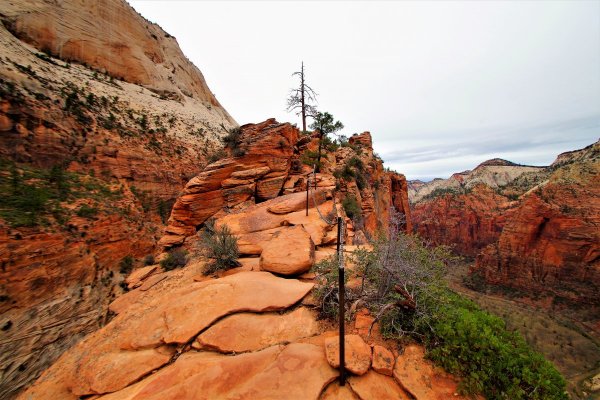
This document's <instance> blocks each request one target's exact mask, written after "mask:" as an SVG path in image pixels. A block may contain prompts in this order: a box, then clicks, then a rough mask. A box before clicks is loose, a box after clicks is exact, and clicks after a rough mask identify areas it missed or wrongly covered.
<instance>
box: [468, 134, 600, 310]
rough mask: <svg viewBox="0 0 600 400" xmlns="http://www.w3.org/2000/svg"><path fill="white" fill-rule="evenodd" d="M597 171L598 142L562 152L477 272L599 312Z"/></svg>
mask: <svg viewBox="0 0 600 400" xmlns="http://www.w3.org/2000/svg"><path fill="white" fill-rule="evenodd" d="M599 173H600V142H597V143H596V144H594V145H592V146H589V147H588V148H586V149H583V150H580V151H577V152H570V153H565V154H563V155H560V156H559V157H558V158H557V161H556V162H555V163H553V164H552V165H551V166H550V167H549V174H550V175H549V178H548V180H547V181H546V182H544V183H543V184H542V185H539V186H537V187H535V188H534V189H532V190H531V191H530V192H528V193H527V194H525V195H524V196H523V197H522V199H521V201H520V202H519V204H518V206H516V207H515V208H514V209H513V210H511V212H510V214H509V215H508V216H507V219H506V223H505V226H504V229H503V231H502V233H501V234H500V237H499V240H498V241H497V243H494V244H492V245H490V246H489V247H487V248H486V249H485V251H484V252H482V253H481V254H480V255H479V256H478V258H477V265H476V267H475V268H474V271H473V273H476V274H482V275H483V276H484V277H485V279H486V281H487V282H489V283H492V284H499V285H502V286H509V287H513V288H518V289H523V290H525V291H527V292H533V293H541V294H549V295H550V296H552V297H553V298H554V305H555V306H558V307H559V308H560V306H561V303H566V304H567V305H573V304H580V305H586V307H589V306H592V307H594V308H590V309H589V310H588V311H592V310H597V309H598V306H600V303H599V302H598V301H599V299H598V292H599V290H600V230H599V229H598V226H599V224H600V179H598V177H599ZM592 312H593V311H592ZM592 319H594V318H593V316H592ZM595 319H597V315H596V316H595Z"/></svg>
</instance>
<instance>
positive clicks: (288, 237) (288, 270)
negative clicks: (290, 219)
mask: <svg viewBox="0 0 600 400" xmlns="http://www.w3.org/2000/svg"><path fill="white" fill-rule="evenodd" d="M314 248H315V246H314V244H313V241H312V239H311V238H310V235H309V234H308V232H306V230H305V229H304V228H303V227H301V226H294V227H290V228H288V229H284V230H281V231H279V232H277V233H276V234H274V235H273V237H272V239H271V241H270V242H268V243H267V244H266V245H265V247H264V248H263V252H262V254H261V256H260V269H261V270H263V271H270V272H275V273H277V274H282V275H296V274H302V273H304V272H307V271H308V270H309V269H310V268H311V267H312V266H313V264H314V262H315V250H314Z"/></svg>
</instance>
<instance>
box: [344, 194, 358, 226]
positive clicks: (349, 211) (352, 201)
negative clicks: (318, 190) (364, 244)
mask: <svg viewBox="0 0 600 400" xmlns="http://www.w3.org/2000/svg"><path fill="white" fill-rule="evenodd" d="M342 207H344V211H346V215H347V216H348V218H350V219H351V220H353V221H358V220H360V219H361V217H362V210H361V208H360V205H359V204H358V201H357V200H356V197H354V196H352V195H348V196H346V197H344V200H342Z"/></svg>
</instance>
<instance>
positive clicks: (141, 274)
mask: <svg viewBox="0 0 600 400" xmlns="http://www.w3.org/2000/svg"><path fill="white" fill-rule="evenodd" d="M158 268H159V267H158V265H149V266H147V267H142V268H138V269H135V270H133V272H132V273H131V274H129V276H128V277H127V278H125V283H127V284H128V285H130V286H135V285H136V284H137V283H138V282H140V281H143V280H144V279H146V278H147V277H149V276H150V275H152V274H153V273H154V272H156V271H157V270H158ZM130 289H131V288H130Z"/></svg>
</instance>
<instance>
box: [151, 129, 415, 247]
mask: <svg viewBox="0 0 600 400" xmlns="http://www.w3.org/2000/svg"><path fill="white" fill-rule="evenodd" d="M299 134H300V133H299V131H298V129H297V128H294V127H292V126H291V125H290V124H289V123H285V124H280V123H278V122H277V121H275V120H274V119H268V120H266V121H264V122H261V123H259V124H247V125H243V126H242V127H241V128H240V131H239V135H236V137H235V143H234V144H233V145H232V146H231V147H232V150H230V156H229V157H228V158H224V159H222V160H219V161H217V162H215V163H212V164H210V165H208V166H207V167H206V168H205V170H204V171H203V172H202V173H200V174H199V175H197V176H196V177H194V178H192V179H191V180H190V181H189V182H188V183H187V185H186V187H185V189H184V191H183V193H182V194H181V195H180V196H179V198H178V199H177V201H176V202H175V204H174V206H173V210H172V212H171V216H170V218H169V225H168V227H167V228H166V230H165V235H164V236H163V237H162V238H161V240H160V242H159V244H160V245H162V246H164V247H166V248H169V247H172V246H179V245H182V244H183V243H184V242H185V240H186V238H187V237H190V236H193V235H194V234H195V233H196V230H197V229H198V228H199V227H200V226H201V225H202V223H204V222H205V221H206V220H207V219H208V218H210V217H212V216H220V215H223V214H224V213H228V212H231V211H235V210H240V209H244V208H245V207H248V206H249V205H252V204H255V203H259V202H262V201H264V200H268V199H272V198H275V197H277V196H279V195H282V194H290V193H295V192H304V191H305V190H306V183H307V177H308V178H309V179H310V180H311V186H312V185H315V187H317V188H325V189H328V190H330V191H333V192H335V196H336V200H337V202H338V204H341V203H343V200H344V199H345V198H346V197H348V196H351V197H353V198H354V199H356V202H357V205H358V207H360V216H355V218H354V219H353V218H349V217H346V222H347V224H348V241H349V242H350V243H353V242H354V241H355V239H354V238H355V236H358V238H357V239H356V241H357V242H364V241H365V240H366V238H365V233H366V234H368V235H375V234H376V233H377V232H378V231H385V230H386V228H387V224H388V221H389V217H390V209H391V208H394V209H395V210H396V212H397V213H399V214H400V215H401V216H402V218H404V220H405V221H406V223H405V225H406V230H407V231H410V230H411V229H412V225H411V218H410V209H409V205H408V193H407V186H406V179H405V178H404V175H401V174H398V173H395V172H389V171H384V170H383V165H382V162H381V160H379V159H377V158H375V157H374V156H373V148H372V141H371V135H370V133H368V132H365V133H362V134H361V135H355V136H353V137H351V138H350V140H349V143H350V144H351V145H353V146H354V147H353V148H352V147H341V148H338V149H329V150H327V149H326V150H325V152H324V157H323V167H322V169H321V172H320V173H318V174H316V176H315V177H316V180H317V182H316V183H315V181H314V177H313V176H312V175H311V174H310V172H311V170H312V169H311V168H310V167H309V166H308V165H303V163H302V161H301V159H302V157H303V156H304V155H306V154H307V152H308V153H310V152H311V149H314V148H316V142H315V141H316V139H311V138H310V137H304V138H302V139H301V140H299ZM235 154H237V156H236V155H235ZM352 158H355V159H359V160H360V161H355V162H354V163H355V164H356V165H360V167H357V166H354V167H351V168H354V169H356V168H358V169H356V170H353V174H354V175H350V174H349V175H347V176H346V177H345V178H344V177H340V176H338V177H336V176H335V175H336V174H337V172H336V171H339V170H340V169H341V168H344V167H345V166H346V165H347V164H348V163H349V162H350V160H351V159H352ZM349 168H350V167H349ZM358 173H360V174H361V176H363V175H362V174H364V176H363V178H361V179H364V181H363V180H361V181H360V182H361V183H359V182H358V181H356V179H358V178H357V176H356V174H358ZM359 185H360V188H359ZM334 189H337V190H334ZM312 201H313V199H312V198H310V202H312ZM341 210H343V208H342V209H341ZM326 234H327V232H323V235H326ZM314 239H315V238H314ZM321 239H322V238H319V239H315V241H316V242H318V243H320V242H321Z"/></svg>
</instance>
